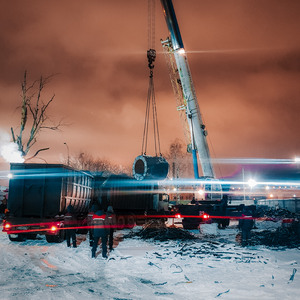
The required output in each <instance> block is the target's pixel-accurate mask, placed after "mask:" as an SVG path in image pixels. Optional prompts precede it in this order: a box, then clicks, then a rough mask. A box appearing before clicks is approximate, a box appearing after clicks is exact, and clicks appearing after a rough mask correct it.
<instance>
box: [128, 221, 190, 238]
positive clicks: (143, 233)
mask: <svg viewBox="0 0 300 300" xmlns="http://www.w3.org/2000/svg"><path fill="white" fill-rule="evenodd" d="M124 237H140V238H142V239H144V240H147V239H153V240H156V241H167V240H194V239H196V237H195V236H194V235H193V234H192V233H190V232H189V231H186V230H183V229H181V228H173V227H167V226H166V225H165V224H164V223H163V222H161V221H160V220H152V221H150V222H148V223H146V224H145V225H144V226H143V228H142V229H141V230H139V231H137V232H131V233H130V234H128V235H126V236H124Z"/></svg>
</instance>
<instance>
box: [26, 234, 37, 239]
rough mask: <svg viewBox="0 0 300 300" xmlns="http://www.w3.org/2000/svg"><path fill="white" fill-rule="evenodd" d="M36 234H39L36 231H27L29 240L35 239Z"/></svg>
mask: <svg viewBox="0 0 300 300" xmlns="http://www.w3.org/2000/svg"><path fill="white" fill-rule="evenodd" d="M36 236H37V234H36V233H27V234H26V238H27V239H29V240H35V239H36Z"/></svg>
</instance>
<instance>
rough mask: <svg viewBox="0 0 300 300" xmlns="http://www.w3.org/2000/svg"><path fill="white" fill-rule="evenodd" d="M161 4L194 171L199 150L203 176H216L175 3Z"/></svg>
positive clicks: (163, 1) (165, 2)
mask: <svg viewBox="0 0 300 300" xmlns="http://www.w3.org/2000/svg"><path fill="white" fill-rule="evenodd" d="M161 5H162V8H163V13H164V16H165V20H166V23H167V26H168V29H169V33H170V39H171V40H170V41H169V42H170V44H171V50H172V53H173V55H174V58H175V61H176V65H177V70H178V75H179V78H180V86H181V87H182V94H183V96H184V98H185V101H184V102H185V103H186V108H185V109H186V118H187V121H188V124H189V129H190V135H191V143H192V153H193V159H194V171H195V168H197V162H196V163H195V158H196V161H197V157H196V151H198V156H199V160H200V164H201V167H202V173H203V176H207V177H212V178H214V177H215V174H214V169H213V166H212V162H211V158H210V153H209V148H208V144H207V140H206V135H207V132H206V130H205V125H204V124H203V121H202V117H201V113H200V109H199V105H198V101H197V97H196V93H195V89H194V85H193V81H192V76H191V72H190V68H189V65H188V60H187V55H186V53H185V51H184V46H183V42H182V38H181V34H180V30H179V26H178V22H177V18H176V15H175V11H174V7H173V3H172V1H171V0H161ZM195 164H196V165H195ZM196 173H198V170H197V171H195V177H196V178H197V175H196Z"/></svg>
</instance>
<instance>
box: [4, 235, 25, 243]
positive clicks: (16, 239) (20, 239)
mask: <svg viewBox="0 0 300 300" xmlns="http://www.w3.org/2000/svg"><path fill="white" fill-rule="evenodd" d="M8 238H9V240H10V241H12V242H24V241H26V236H25V234H22V233H19V234H17V236H16V237H14V236H13V235H11V234H9V235H8Z"/></svg>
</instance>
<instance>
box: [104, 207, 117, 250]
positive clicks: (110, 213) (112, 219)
mask: <svg viewBox="0 0 300 300" xmlns="http://www.w3.org/2000/svg"><path fill="white" fill-rule="evenodd" d="M106 220H107V224H108V226H109V238H108V246H109V251H113V250H114V248H113V244H114V230H115V226H116V224H117V222H116V215H115V213H114V210H113V207H112V206H108V207H107V211H106Z"/></svg>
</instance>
